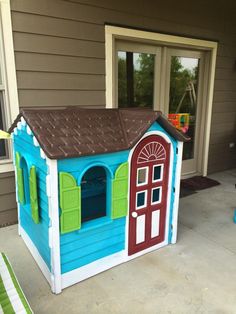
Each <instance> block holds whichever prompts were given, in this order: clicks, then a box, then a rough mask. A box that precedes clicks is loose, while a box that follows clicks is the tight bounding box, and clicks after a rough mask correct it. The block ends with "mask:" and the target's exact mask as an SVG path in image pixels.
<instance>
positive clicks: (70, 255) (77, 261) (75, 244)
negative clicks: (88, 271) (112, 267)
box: [61, 218, 125, 273]
mask: <svg viewBox="0 0 236 314" xmlns="http://www.w3.org/2000/svg"><path fill="white" fill-rule="evenodd" d="M101 219H102V218H101ZM94 222H95V221H94ZM85 224H86V223H85ZM93 227H94V228H88V229H87V228H86V226H84V227H82V229H81V230H79V231H75V232H72V233H70V234H67V235H63V236H61V269H62V273H65V272H68V271H71V270H73V269H76V268H78V267H81V266H84V265H86V264H89V263H91V262H93V261H95V260H98V259H99V258H102V257H105V256H108V255H111V254H114V253H116V252H119V251H121V250H124V248H125V218H120V219H116V220H114V221H112V220H107V221H105V220H104V221H103V222H101V223H100V224H98V225H97V226H95V225H94V226H93Z"/></svg>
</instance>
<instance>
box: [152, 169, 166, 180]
mask: <svg viewBox="0 0 236 314" xmlns="http://www.w3.org/2000/svg"><path fill="white" fill-rule="evenodd" d="M162 172H163V165H157V166H153V178H152V181H153V182H156V181H161V180H162Z"/></svg>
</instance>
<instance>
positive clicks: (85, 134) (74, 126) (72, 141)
mask: <svg viewBox="0 0 236 314" xmlns="http://www.w3.org/2000/svg"><path fill="white" fill-rule="evenodd" d="M22 117H23V119H24V120H25V121H26V123H27V125H28V126H29V127H30V129H31V131H32V132H33V134H34V136H35V137H36V139H37V140H38V142H39V144H40V146H41V148H42V149H43V151H44V153H45V155H46V156H47V157H48V158H50V159H65V158H74V157H81V156H88V155H96V154H104V153H112V152H113V153H114V152H118V151H122V150H127V149H131V148H132V147H133V146H134V145H135V144H136V143H137V142H138V141H139V140H140V139H141V137H142V136H143V135H144V134H145V132H146V131H147V130H148V129H149V127H150V126H151V125H152V124H153V123H154V122H155V121H157V122H158V123H159V124H160V125H161V126H162V127H163V129H164V130H166V131H167V133H168V134H169V135H170V136H172V137H173V138H175V139H176V140H177V141H182V142H186V141H188V140H190V138H189V137H187V136H186V135H185V134H183V133H182V132H180V131H178V130H177V129H176V128H175V127H174V126H173V125H172V124H171V123H170V122H169V121H168V120H167V118H166V117H165V116H163V115H162V113H161V112H160V111H153V110H149V109H148V110H147V109H85V108H77V107H73V108H66V109H65V108H63V109H41V108H40V109H22V110H21V111H20V113H19V114H18V116H17V117H16V119H15V121H14V123H13V124H12V126H11V127H10V129H9V131H8V132H9V133H11V132H13V131H14V128H15V127H17V123H18V122H20V121H21V119H22Z"/></svg>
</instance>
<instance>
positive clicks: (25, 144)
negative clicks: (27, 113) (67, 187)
mask: <svg viewBox="0 0 236 314" xmlns="http://www.w3.org/2000/svg"><path fill="white" fill-rule="evenodd" d="M13 141H14V152H15V153H16V152H19V153H20V155H21V156H22V157H24V158H25V160H26V163H27V166H28V169H29V168H30V167H31V166H32V165H34V166H36V173H37V186H38V205H39V216H40V222H39V224H36V223H34V221H33V219H32V217H31V208H30V205H29V204H28V205H20V215H19V223H20V225H21V227H22V228H23V229H24V231H25V232H26V233H27V235H28V236H29V237H30V239H31V241H32V242H33V244H34V245H35V247H36V248H37V250H38V252H39V254H40V255H41V257H42V258H43V260H44V261H45V263H46V264H47V266H48V268H49V269H50V248H49V235H48V228H49V223H50V221H49V216H48V198H47V193H46V176H47V173H48V167H47V164H46V160H45V159H42V158H41V156H40V148H39V146H37V147H36V146H35V145H34V143H33V135H29V134H28V133H27V131H26V126H22V128H21V130H19V129H17V135H16V134H14V135H13Z"/></svg>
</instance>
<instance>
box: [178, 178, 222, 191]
mask: <svg viewBox="0 0 236 314" xmlns="http://www.w3.org/2000/svg"><path fill="white" fill-rule="evenodd" d="M217 185H220V182H218V181H216V180H213V179H210V178H207V177H202V176H195V177H192V178H189V179H184V180H181V188H184V189H189V190H192V191H200V190H205V189H209V188H211V187H213V186H217Z"/></svg>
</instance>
